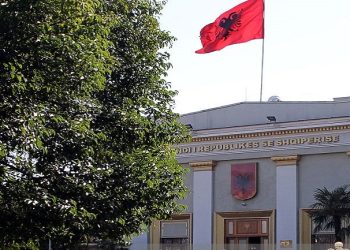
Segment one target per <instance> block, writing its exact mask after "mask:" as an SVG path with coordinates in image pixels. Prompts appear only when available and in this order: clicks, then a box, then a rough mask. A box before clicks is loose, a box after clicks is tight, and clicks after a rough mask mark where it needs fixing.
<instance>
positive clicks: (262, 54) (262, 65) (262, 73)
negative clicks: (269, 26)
mask: <svg viewBox="0 0 350 250" xmlns="http://www.w3.org/2000/svg"><path fill="white" fill-rule="evenodd" d="M264 43H265V38H263V39H262V52H261V74H260V77H261V78H260V102H262V91H263V82H264V47H265V45H264Z"/></svg>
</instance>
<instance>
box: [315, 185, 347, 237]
mask: <svg viewBox="0 0 350 250" xmlns="http://www.w3.org/2000/svg"><path fill="white" fill-rule="evenodd" d="M348 188H349V185H344V186H340V187H337V188H335V189H334V190H333V191H329V190H328V189H327V188H325V187H323V188H322V189H316V191H315V193H314V198H315V200H316V202H315V203H314V204H312V206H311V208H312V209H314V210H312V212H311V218H312V220H313V222H314V223H315V225H316V227H315V229H314V230H315V231H316V232H318V231H320V230H325V229H326V230H327V229H334V232H335V239H336V241H343V240H344V236H345V235H349V233H350V231H349V227H343V226H342V222H344V221H346V220H347V219H349V216H350V191H348Z"/></svg>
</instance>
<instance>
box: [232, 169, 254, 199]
mask: <svg viewBox="0 0 350 250" xmlns="http://www.w3.org/2000/svg"><path fill="white" fill-rule="evenodd" d="M256 170H257V163H242V164H232V166H231V193H232V195H233V197H235V198H236V199H238V200H242V201H244V200H248V199H251V198H253V197H254V196H255V195H256V191H257V190H256V189H257V188H256V187H257V178H256V176H257V174H256Z"/></svg>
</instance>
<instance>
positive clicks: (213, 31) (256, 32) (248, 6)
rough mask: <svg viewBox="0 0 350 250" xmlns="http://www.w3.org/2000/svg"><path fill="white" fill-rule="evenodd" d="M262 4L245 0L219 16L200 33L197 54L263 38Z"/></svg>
mask: <svg viewBox="0 0 350 250" xmlns="http://www.w3.org/2000/svg"><path fill="white" fill-rule="evenodd" d="M263 15H264V2H263V0H247V1H245V2H243V3H241V4H239V5H237V6H235V7H233V8H232V9H230V10H228V11H226V12H224V13H223V14H221V15H220V16H219V17H218V18H217V19H216V20H215V21H214V22H213V23H210V24H207V25H206V26H204V27H203V28H202V30H201V32H200V38H201V42H202V45H203V48H201V49H199V50H197V51H196V53H198V54H204V53H210V52H213V51H217V50H221V49H223V48H225V47H226V46H228V45H232V44H236V43H244V42H248V41H250V40H253V39H262V38H264V17H263Z"/></svg>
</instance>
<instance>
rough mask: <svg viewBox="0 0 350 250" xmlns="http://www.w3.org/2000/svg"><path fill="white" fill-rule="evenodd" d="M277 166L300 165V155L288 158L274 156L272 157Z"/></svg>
mask: <svg viewBox="0 0 350 250" xmlns="http://www.w3.org/2000/svg"><path fill="white" fill-rule="evenodd" d="M271 160H273V161H274V162H275V164H276V166H288V165H295V166H297V165H298V161H299V160H300V156H299V155H288V156H274V157H271Z"/></svg>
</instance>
